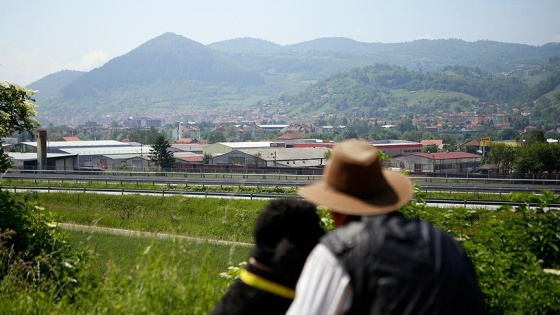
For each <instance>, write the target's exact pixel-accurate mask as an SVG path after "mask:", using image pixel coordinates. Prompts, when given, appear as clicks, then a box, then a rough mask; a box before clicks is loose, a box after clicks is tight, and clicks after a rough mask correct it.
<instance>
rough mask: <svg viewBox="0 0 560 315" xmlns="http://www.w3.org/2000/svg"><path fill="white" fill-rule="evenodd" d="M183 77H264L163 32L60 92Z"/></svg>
mask: <svg viewBox="0 0 560 315" xmlns="http://www.w3.org/2000/svg"><path fill="white" fill-rule="evenodd" d="M185 81H198V82H202V83H204V84H213V85H226V86H228V85H229V86H247V85H255V84H262V83H263V78H262V77H261V76H260V75H259V74H258V73H256V72H252V71H249V70H248V69H247V68H246V67H244V66H242V65H241V64H239V63H238V62H237V61H235V60H233V59H231V58H229V57H227V56H226V55H223V54H221V53H220V52H218V51H215V50H212V49H210V48H208V47H206V46H205V45H203V44H200V43H198V42H195V41H192V40H190V39H187V38H184V37H182V36H179V35H176V34H172V33H165V34H163V35H161V36H158V37H156V38H154V39H152V40H150V41H148V42H146V43H144V44H142V45H141V46H139V47H138V48H136V49H134V50H132V51H131V52H129V53H127V54H125V55H123V56H120V57H117V58H114V59H112V60H111V61H109V62H108V63H107V64H105V65H104V66H102V67H100V68H97V69H94V70H92V71H90V72H89V73H87V74H85V75H83V76H81V77H80V78H78V79H76V80H75V81H73V82H72V83H70V84H69V85H68V86H66V87H65V88H64V89H63V90H62V92H63V95H64V97H65V98H81V97H85V96H92V95H96V94H97V92H100V91H104V90H108V89H121V88H127V87H137V86H148V85H151V84H154V83H176V82H185Z"/></svg>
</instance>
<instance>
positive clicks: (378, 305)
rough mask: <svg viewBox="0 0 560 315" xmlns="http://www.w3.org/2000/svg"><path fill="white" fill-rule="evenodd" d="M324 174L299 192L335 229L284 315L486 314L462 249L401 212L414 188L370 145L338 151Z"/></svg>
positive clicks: (349, 143)
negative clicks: (328, 217) (319, 208)
mask: <svg viewBox="0 0 560 315" xmlns="http://www.w3.org/2000/svg"><path fill="white" fill-rule="evenodd" d="M323 175H324V176H323V179H322V181H320V182H317V183H314V184H311V185H308V186H306V187H303V188H301V189H299V190H298V192H297V193H298V194H299V195H300V196H302V197H303V198H305V199H307V200H308V201H311V202H312V203H314V204H315V205H322V206H325V207H327V208H328V209H329V212H330V213H331V216H332V218H333V221H334V224H335V229H334V230H332V231H330V232H329V233H327V234H326V235H325V236H324V237H323V238H322V239H321V242H320V243H319V244H318V245H317V246H316V247H315V248H314V249H313V251H312V252H311V254H310V256H309V257H308V259H307V261H306V263H305V266H304V269H303V272H302V274H301V277H300V278H299V280H298V283H297V286H296V297H295V299H294V301H293V303H292V304H291V306H290V309H289V310H288V313H287V314H292V315H293V314H306V315H311V314H321V315H325V314H485V313H486V312H487V311H486V306H485V304H484V300H483V295H482V293H481V290H480V287H479V285H478V282H477V279H476V274H475V271H474V266H473V264H472V261H471V260H470V259H469V258H468V256H467V255H466V254H465V252H464V250H463V248H462V246H461V244H460V243H459V242H457V241H456V240H455V239H453V237H451V236H450V235H448V234H446V233H445V232H443V231H442V230H441V229H439V228H437V227H435V226H433V225H432V224H430V223H428V222H425V221H422V220H416V219H415V220H410V219H407V218H406V217H405V216H404V215H403V214H402V213H401V212H399V211H398V210H399V209H400V208H401V207H403V206H404V205H406V204H407V203H409V202H410V200H411V199H412V196H413V185H412V183H411V182H410V180H409V179H408V177H407V176H406V175H404V174H402V173H399V172H393V171H389V170H385V169H383V168H382V166H381V163H380V161H379V158H378V152H377V150H376V149H375V148H374V147H373V146H372V145H371V144H369V143H368V142H366V141H362V140H357V139H351V140H346V141H343V142H341V143H339V144H337V145H336V146H335V147H334V150H333V153H332V155H331V158H330V160H329V163H328V164H327V166H326V168H325V171H324V174H323Z"/></svg>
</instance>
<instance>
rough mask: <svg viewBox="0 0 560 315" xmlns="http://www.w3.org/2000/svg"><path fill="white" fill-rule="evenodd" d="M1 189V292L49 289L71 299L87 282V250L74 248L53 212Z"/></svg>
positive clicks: (55, 295) (58, 295)
mask: <svg viewBox="0 0 560 315" xmlns="http://www.w3.org/2000/svg"><path fill="white" fill-rule="evenodd" d="M29 196H30V195H26V197H25V198H18V197H17V196H16V195H14V194H12V193H9V192H7V191H4V190H0V204H1V205H2V207H0V292H2V293H4V294H5V293H10V291H11V290H12V291H13V293H15V292H16V291H20V290H23V291H35V292H39V291H43V292H49V294H50V295H52V296H53V298H54V299H73V298H74V297H75V295H76V294H79V293H80V292H83V288H82V287H81V286H82V285H88V286H89V285H90V284H91V283H93V282H91V278H90V277H91V275H88V272H87V270H86V269H87V259H88V253H87V252H86V251H81V252H78V251H74V250H73V249H72V246H71V245H70V243H68V241H67V240H66V236H65V234H64V233H63V232H62V230H61V229H60V228H58V227H57V226H56V224H54V223H53V222H54V218H53V215H52V214H51V213H49V212H47V211H45V209H43V208H41V207H38V206H37V205H35V204H33V202H31V201H30V200H29V199H30V198H29Z"/></svg>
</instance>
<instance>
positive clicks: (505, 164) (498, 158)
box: [485, 143, 516, 174]
mask: <svg viewBox="0 0 560 315" xmlns="http://www.w3.org/2000/svg"><path fill="white" fill-rule="evenodd" d="M515 153H516V152H515V148H513V147H511V146H509V145H507V144H503V143H492V144H491V145H490V152H489V153H488V156H487V157H486V159H485V160H486V162H487V163H491V164H496V165H497V166H498V173H502V174H507V173H510V172H511V171H512V169H513V165H514V162H515Z"/></svg>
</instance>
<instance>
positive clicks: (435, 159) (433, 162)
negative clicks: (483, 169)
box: [391, 152, 481, 173]
mask: <svg viewBox="0 0 560 315" xmlns="http://www.w3.org/2000/svg"><path fill="white" fill-rule="evenodd" d="M480 160H481V156H480V155H478V154H472V153H466V152H442V153H414V154H410V155H406V156H400V157H398V158H395V159H393V160H392V161H391V167H397V168H401V169H406V170H409V171H411V172H415V173H470V172H473V171H475V170H476V169H477V168H478V167H479V166H480Z"/></svg>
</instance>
